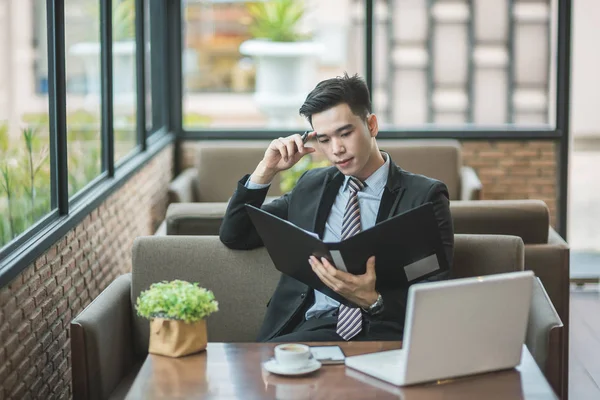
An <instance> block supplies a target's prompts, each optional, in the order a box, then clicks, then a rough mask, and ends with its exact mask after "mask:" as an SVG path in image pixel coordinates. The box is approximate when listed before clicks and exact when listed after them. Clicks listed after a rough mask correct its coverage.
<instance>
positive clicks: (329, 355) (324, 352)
mask: <svg viewBox="0 0 600 400" xmlns="http://www.w3.org/2000/svg"><path fill="white" fill-rule="evenodd" d="M310 352H311V353H312V355H313V357H314V358H315V359H316V360H318V361H320V362H321V364H323V365H330V364H343V363H344V360H345V359H346V355H345V354H344V351H343V350H342V349H341V347H340V346H337V345H334V346H310Z"/></svg>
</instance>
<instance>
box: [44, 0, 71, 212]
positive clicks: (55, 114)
mask: <svg viewBox="0 0 600 400" xmlns="http://www.w3.org/2000/svg"><path fill="white" fill-rule="evenodd" d="M46 18H47V21H48V83H49V84H48V102H49V121H50V126H49V132H50V152H51V153H50V168H51V171H50V174H51V175H50V182H51V197H52V199H51V208H52V209H54V208H58V212H59V215H66V214H68V213H69V175H68V156H67V96H66V78H65V3H64V0H54V1H48V2H46Z"/></svg>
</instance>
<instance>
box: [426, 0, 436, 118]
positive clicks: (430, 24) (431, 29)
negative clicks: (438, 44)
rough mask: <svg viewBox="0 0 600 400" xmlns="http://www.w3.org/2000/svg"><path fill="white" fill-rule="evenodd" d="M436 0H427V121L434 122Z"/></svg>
mask: <svg viewBox="0 0 600 400" xmlns="http://www.w3.org/2000/svg"><path fill="white" fill-rule="evenodd" d="M434 2H435V0H427V54H428V56H429V57H428V64H427V122H428V123H433V120H434V111H433V92H434V90H435V88H434V86H435V83H434V68H435V67H434V64H435V54H434V46H433V42H434V40H435V38H434V35H435V19H434V18H433V13H432V9H433V4H434Z"/></svg>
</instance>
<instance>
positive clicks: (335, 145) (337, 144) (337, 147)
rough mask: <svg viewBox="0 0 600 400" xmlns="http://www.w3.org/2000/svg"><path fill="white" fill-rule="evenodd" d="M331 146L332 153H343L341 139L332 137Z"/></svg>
mask: <svg viewBox="0 0 600 400" xmlns="http://www.w3.org/2000/svg"><path fill="white" fill-rule="evenodd" d="M331 146H332V149H333V154H341V153H343V152H344V151H345V150H344V146H343V144H342V141H341V140H339V139H335V138H334V139H332V140H331Z"/></svg>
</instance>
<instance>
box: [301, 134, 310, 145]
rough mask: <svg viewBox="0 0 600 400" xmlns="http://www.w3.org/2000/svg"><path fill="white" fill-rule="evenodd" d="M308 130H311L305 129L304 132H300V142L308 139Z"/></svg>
mask: <svg viewBox="0 0 600 400" xmlns="http://www.w3.org/2000/svg"><path fill="white" fill-rule="evenodd" d="M310 132H311V131H306V132H304V133H303V134H302V136H300V137H301V138H302V144H304V143H306V141H307V140H308V134H309V133H310Z"/></svg>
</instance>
